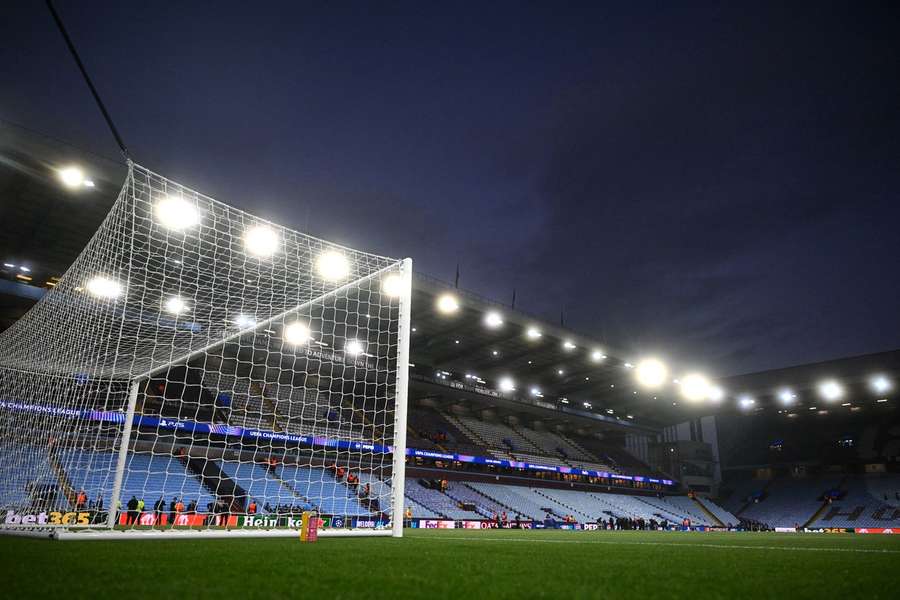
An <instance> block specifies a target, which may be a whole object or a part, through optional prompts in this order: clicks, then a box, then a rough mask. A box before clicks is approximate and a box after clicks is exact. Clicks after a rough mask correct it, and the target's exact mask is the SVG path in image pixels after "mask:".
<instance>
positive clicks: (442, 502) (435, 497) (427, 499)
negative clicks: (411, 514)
mask: <svg viewBox="0 0 900 600" xmlns="http://www.w3.org/2000/svg"><path fill="white" fill-rule="evenodd" d="M406 496H407V498H410V499H412V500H413V501H414V502H416V503H418V504H420V505H422V506H424V507H426V508H428V509H429V510H431V511H433V512H435V513H438V514H439V515H441V516H443V517H447V518H448V519H477V518H479V515H478V513H477V512H471V511H468V510H462V509H461V508H459V505H458V503H457V501H456V500H454V499H453V498H451V497H449V496H447V495H446V494H444V493H442V492H441V491H440V490H435V489H431V488H426V487H425V486H423V485H422V484H420V483H419V482H418V481H411V480H407V481H406Z"/></svg>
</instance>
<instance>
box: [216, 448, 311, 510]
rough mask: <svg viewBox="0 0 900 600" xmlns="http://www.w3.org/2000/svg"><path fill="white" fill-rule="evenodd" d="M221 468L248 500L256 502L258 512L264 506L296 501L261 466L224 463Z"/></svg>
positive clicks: (292, 495) (286, 489)
mask: <svg viewBox="0 0 900 600" xmlns="http://www.w3.org/2000/svg"><path fill="white" fill-rule="evenodd" d="M221 467H222V471H223V472H224V473H225V474H226V475H227V476H228V477H230V478H231V479H233V480H234V482H235V483H236V484H237V485H238V486H240V487H241V488H243V490H244V491H245V492H247V495H248V496H249V497H250V498H252V499H254V500H256V504H257V511H258V512H262V511H263V507H264V506H265V505H266V504H269V506H270V507H275V506H278V505H280V504H288V505H290V504H294V503H295V502H296V500H297V498H296V496H294V494H293V493H291V490H290V489H288V488H286V487H285V486H284V485H283V484H282V483H281V482H280V481H278V480H276V479H274V478H273V477H270V476H269V474H268V473H267V472H266V468H265V467H263V466H262V465H257V464H254V463H246V462H245V463H237V462H231V461H224V462H223V463H222V464H221Z"/></svg>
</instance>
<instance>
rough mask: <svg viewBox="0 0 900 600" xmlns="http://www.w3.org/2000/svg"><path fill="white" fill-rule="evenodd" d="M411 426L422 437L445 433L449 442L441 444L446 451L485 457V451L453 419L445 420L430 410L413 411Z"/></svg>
mask: <svg viewBox="0 0 900 600" xmlns="http://www.w3.org/2000/svg"><path fill="white" fill-rule="evenodd" d="M409 424H410V425H411V426H412V428H413V430H414V431H417V432H419V434H422V435H428V434H435V433H443V434H444V435H446V436H447V441H446V442H444V443H441V445H442V446H444V448H445V449H447V450H451V451H456V452H457V453H459V454H470V455H474V456H483V455H484V454H485V449H484V448H482V447H480V446H478V444H476V443H475V441H474V440H472V439H470V438H469V436H468V435H466V434H465V432H463V431H462V430H461V429H460V428H459V427H457V426H456V424H455V423H453V422H452V420H451V419H445V418H444V417H443V416H442V415H441V414H440V413H438V412H437V411H434V410H430V409H421V410H412V411H410V413H409Z"/></svg>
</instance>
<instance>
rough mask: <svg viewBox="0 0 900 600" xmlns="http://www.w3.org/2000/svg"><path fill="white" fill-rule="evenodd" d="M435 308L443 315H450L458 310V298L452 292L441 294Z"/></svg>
mask: <svg viewBox="0 0 900 600" xmlns="http://www.w3.org/2000/svg"><path fill="white" fill-rule="evenodd" d="M437 309H438V311H439V312H442V313H444V314H445V315H450V314H453V313H455V312H456V311H458V310H459V300H457V299H456V296H454V295H453V294H443V295H441V296H439V297H438V299H437Z"/></svg>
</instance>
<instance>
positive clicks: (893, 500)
mask: <svg viewBox="0 0 900 600" xmlns="http://www.w3.org/2000/svg"><path fill="white" fill-rule="evenodd" d="M840 492H841V493H842V495H841V497H840V498H838V499H836V500H834V501H833V502H832V503H831V504H829V505H826V506H825V507H824V508H823V510H822V511H821V512H820V513H819V515H818V516H817V518H816V519H815V520H814V521H813V523H812V524H811V527H900V477H898V476H896V475H868V476H860V477H853V478H848V479H847V480H846V481H845V482H844V483H843V485H842V486H841V490H840Z"/></svg>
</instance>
